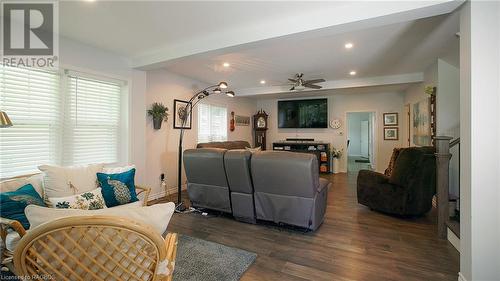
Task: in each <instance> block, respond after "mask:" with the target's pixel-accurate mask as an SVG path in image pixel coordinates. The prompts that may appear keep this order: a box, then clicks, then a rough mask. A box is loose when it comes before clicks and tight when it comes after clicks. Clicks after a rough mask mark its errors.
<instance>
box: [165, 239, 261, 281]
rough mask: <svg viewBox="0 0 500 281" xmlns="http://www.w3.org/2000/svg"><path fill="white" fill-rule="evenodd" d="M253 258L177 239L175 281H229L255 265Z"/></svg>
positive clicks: (197, 241) (205, 243)
mask: <svg viewBox="0 0 500 281" xmlns="http://www.w3.org/2000/svg"><path fill="white" fill-rule="evenodd" d="M256 257H257V254H255V253H252V252H248V251H245V250H241V249H237V248H232V247H228V246H224V245H221V244H217V243H214V242H209V241H205V240H202V239H198V238H194V237H190V236H187V235H180V236H179V244H178V245H177V257H176V260H175V271H174V280H175V281H233V280H240V277H241V275H243V273H244V272H245V271H246V270H247V269H248V267H249V266H250V265H251V264H252V263H253V262H254V261H255V258H256Z"/></svg>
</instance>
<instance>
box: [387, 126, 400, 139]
mask: <svg viewBox="0 0 500 281" xmlns="http://www.w3.org/2000/svg"><path fill="white" fill-rule="evenodd" d="M384 140H399V128H398V127H387V128H384Z"/></svg>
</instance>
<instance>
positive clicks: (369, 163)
mask: <svg viewBox="0 0 500 281" xmlns="http://www.w3.org/2000/svg"><path fill="white" fill-rule="evenodd" d="M374 117H375V113H374V112H348V113H347V172H348V173H354V174H357V172H358V171H359V170H364V169H368V170H372V169H373V167H374V163H375V153H374V126H373V124H374Z"/></svg>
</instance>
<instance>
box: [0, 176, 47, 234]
mask: <svg viewBox="0 0 500 281" xmlns="http://www.w3.org/2000/svg"><path fill="white" fill-rule="evenodd" d="M31 204H34V205H38V206H43V207H45V206H46V205H45V203H44V202H43V199H42V197H40V194H38V192H36V190H35V188H34V187H33V186H32V185H31V184H26V185H23V186H22V187H20V188H19V189H17V190H15V191H9V192H2V193H0V213H2V217H3V218H7V219H11V220H16V221H18V222H20V223H21V224H22V225H23V227H24V229H29V228H30V223H29V222H28V219H27V218H26V215H25V214H24V208H26V206H28V205H31Z"/></svg>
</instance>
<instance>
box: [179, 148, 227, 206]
mask: <svg viewBox="0 0 500 281" xmlns="http://www.w3.org/2000/svg"><path fill="white" fill-rule="evenodd" d="M226 151H227V150H226V149H222V148H198V149H187V150H185V151H184V168H185V170H186V177H187V179H188V185H187V191H188V195H189V199H190V200H191V204H192V205H193V206H194V207H201V208H207V209H213V210H217V211H221V212H226V213H231V200H230V199H229V184H228V182H227V178H226V170H225V167H224V154H225V153H226Z"/></svg>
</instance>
